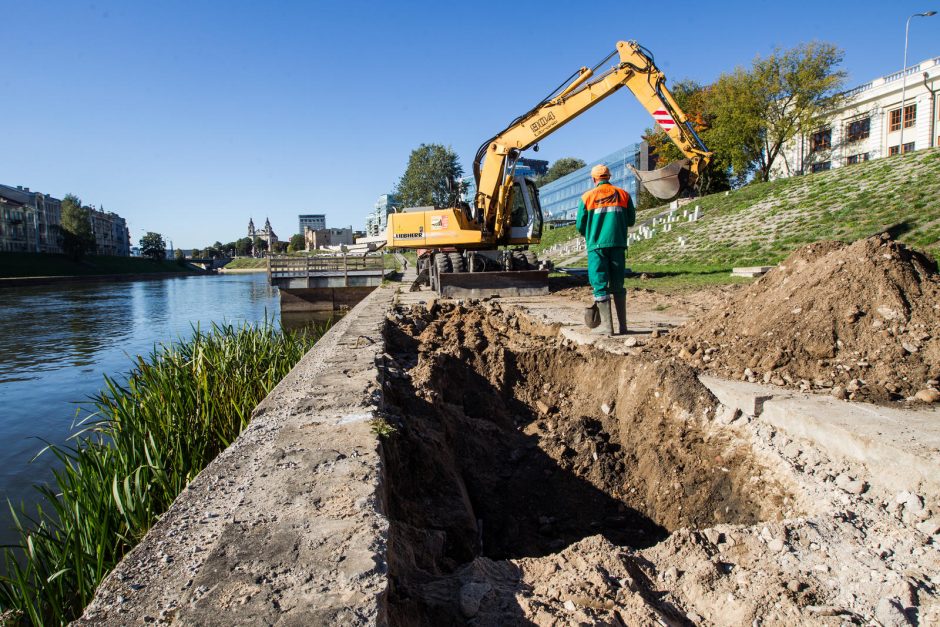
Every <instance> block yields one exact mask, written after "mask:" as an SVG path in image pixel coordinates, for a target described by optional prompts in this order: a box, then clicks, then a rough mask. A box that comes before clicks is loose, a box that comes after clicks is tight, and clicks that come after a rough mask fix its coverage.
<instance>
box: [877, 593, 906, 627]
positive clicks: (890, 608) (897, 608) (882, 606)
mask: <svg viewBox="0 0 940 627" xmlns="http://www.w3.org/2000/svg"><path fill="white" fill-rule="evenodd" d="M875 620H877V621H878V622H879V623H880V624H882V625H883V626H884V627H907V625H910V624H911V622H910V621H909V620H908V618H907V615H906V614H905V613H904V608H902V607H901V604H900V603H899V602H898V601H897V599H891V598H888V597H885V598H883V599H881V600H880V601H878V605H877V606H876V607H875Z"/></svg>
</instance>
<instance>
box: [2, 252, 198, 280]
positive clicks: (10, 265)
mask: <svg viewBox="0 0 940 627" xmlns="http://www.w3.org/2000/svg"><path fill="white" fill-rule="evenodd" d="M189 270H192V268H190V267H188V266H186V267H184V266H180V265H179V264H178V263H176V262H175V261H159V262H157V261H151V260H149V259H143V258H141V257H108V256H104V255H101V256H99V255H89V256H87V257H85V258H83V259H82V260H81V261H78V262H75V261H72V259H71V258H69V257H68V256H66V255H48V254H43V253H0V277H30V276H88V275H94V274H143V273H150V272H186V271H189Z"/></svg>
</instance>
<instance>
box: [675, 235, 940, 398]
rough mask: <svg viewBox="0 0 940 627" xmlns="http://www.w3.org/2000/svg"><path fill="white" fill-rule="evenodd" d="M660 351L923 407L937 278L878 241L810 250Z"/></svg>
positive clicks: (936, 323) (917, 257) (930, 372)
mask: <svg viewBox="0 0 940 627" xmlns="http://www.w3.org/2000/svg"><path fill="white" fill-rule="evenodd" d="M659 348H660V349H664V350H665V351H667V352H668V353H669V354H677V355H679V356H680V358H682V359H683V360H685V361H686V362H687V363H689V364H690V365H692V366H694V367H696V368H699V369H704V370H709V371H713V372H715V373H716V374H719V375H722V376H726V377H731V378H737V379H741V380H747V381H758V382H765V383H772V384H775V385H781V386H792V387H799V388H801V389H803V390H810V389H816V390H820V391H827V392H831V393H832V394H833V395H834V396H836V397H838V398H849V399H852V400H869V401H887V400H902V399H906V398H908V399H909V398H913V397H914V395H915V394H918V392H920V394H919V395H918V398H919V399H922V400H929V398H930V397H932V396H934V392H931V390H936V388H937V385H938V381H937V379H938V377H940V276H938V274H937V266H936V263H935V262H933V261H932V260H930V259H929V258H928V257H926V256H924V255H922V254H920V253H918V252H917V251H914V250H912V249H910V248H908V247H907V246H905V245H903V244H900V243H898V242H895V241H892V240H891V239H890V238H889V237H888V236H887V235H882V236H877V237H872V238H869V239H865V240H859V241H857V242H855V243H853V244H843V243H839V242H820V243H816V244H811V245H809V246H806V247H804V248H801V249H800V250H798V251H796V252H794V253H793V254H792V255H790V257H788V258H787V259H786V261H784V262H783V263H781V264H780V266H779V267H777V268H775V269H773V270H771V271H770V272H768V273H767V274H766V275H764V276H763V277H762V278H761V279H759V280H758V281H755V282H754V283H753V284H752V285H750V286H749V287H748V288H745V289H742V290H741V291H740V292H739V293H738V294H737V295H736V296H734V297H733V298H731V299H730V301H728V302H727V303H725V304H724V305H722V306H720V307H718V308H716V309H714V310H712V311H711V312H709V313H707V314H705V315H704V316H702V317H700V318H698V319H696V320H695V321H693V322H690V323H689V324H687V325H686V326H684V327H682V328H681V329H678V330H677V331H675V332H674V333H673V334H671V335H670V336H669V337H667V338H664V340H663V341H662V342H661V343H660V344H659Z"/></svg>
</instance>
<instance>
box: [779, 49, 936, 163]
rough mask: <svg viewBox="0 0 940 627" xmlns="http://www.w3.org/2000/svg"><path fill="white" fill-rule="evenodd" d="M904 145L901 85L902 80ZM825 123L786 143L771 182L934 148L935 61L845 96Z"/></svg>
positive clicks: (877, 81) (906, 70)
mask: <svg viewBox="0 0 940 627" xmlns="http://www.w3.org/2000/svg"><path fill="white" fill-rule="evenodd" d="M905 77H906V85H907V87H906V90H905V96H904V103H905V106H904V114H903V118H904V119H903V124H904V131H903V136H904V140H903V141H904V145H903V148H902V147H901V145H900V142H901V135H902V132H901V124H902V119H901V118H902V114H901V87H902V84H903V83H904V82H905V81H903V80H902V79H904V78H905ZM846 95H847V96H848V101H847V103H846V104H845V105H844V106H843V107H842V108H841V109H839V110H838V111H837V112H836V114H835V115H834V116H833V118H832V119H831V121H830V123H829V124H828V125H826V126H824V127H822V128H817V129H815V130H813V131H812V132H810V133H807V134H805V135H803V136H801V137H797V138H796V140H794V141H793V142H791V143H790V144H789V145H787V147H786V148H785V149H784V151H783V153H782V155H781V157H780V158H779V159H778V161H777V162H776V163H775V164H774V168H773V170H774V171H773V172H772V178H780V177H786V176H793V175H796V174H805V173H809V172H819V171H822V170H829V169H831V168H838V167H842V166H845V165H851V164H853V163H859V162H862V161H868V160H870V159H879V158H881V157H885V156H889V155H894V154H898V153H899V152H901V151H903V152H910V151H912V150H921V149H922V148H931V147H933V146H937V145H940V131H938V116H940V113H938V111H940V57H935V58H933V59H927V60H926V61H921V62H920V63H918V64H917V65H912V66H910V67H908V68H906V69H905V70H904V71H903V72H895V73H894V74H889V75H887V76H882V77H880V78H876V79H874V80H872V81H870V82H868V83H865V84H864V85H859V86H858V87H855V88H854V89H851V90H849V91H848V92H846Z"/></svg>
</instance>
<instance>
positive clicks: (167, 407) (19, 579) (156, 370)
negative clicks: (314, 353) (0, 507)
mask: <svg viewBox="0 0 940 627" xmlns="http://www.w3.org/2000/svg"><path fill="white" fill-rule="evenodd" d="M327 326H328V325H323V326H321V327H319V328H316V329H314V331H313V332H311V333H307V334H302V335H299V334H294V333H289V332H283V331H280V330H278V329H275V328H274V327H273V326H272V325H271V324H268V323H265V324H261V325H257V326H254V325H248V324H246V325H244V326H240V327H235V326H232V325H213V326H212V329H211V330H210V331H209V332H201V331H199V330H198V329H196V330H195V333H194V335H193V337H192V338H191V339H190V340H188V341H185V342H181V343H177V344H173V345H169V346H160V347H157V348H154V350H153V352H152V353H151V354H150V356H149V358H147V359H144V358H141V357H138V358H137V361H136V364H135V367H134V369H133V370H132V372H131V374H130V376H129V377H128V378H127V381H126V382H125V383H120V382H118V380H116V379H114V378H110V377H105V383H104V389H103V390H102V391H101V392H99V393H98V394H97V395H96V396H95V397H93V398H92V399H91V407H90V408H89V411H90V413H89V415H88V416H87V417H85V419H84V420H83V421H82V423H81V429H80V430H79V431H78V432H77V433H76V434H75V435H73V436H72V438H71V445H69V446H65V447H59V446H48V447H47V448H46V449H44V451H43V452H44V453H46V454H52V455H55V456H56V457H57V458H58V461H59V464H58V466H59V468H58V469H57V470H56V471H55V472H54V475H55V480H54V483H55V488H52V487H48V486H37V489H38V490H39V492H40V499H39V504H38V505H37V506H36V509H35V512H34V513H33V514H32V515H27V514H25V513H24V512H20V513H17V512H16V511H15V510H14V508H13V507H12V506H10V510H11V512H12V513H13V521H14V525H15V528H16V530H17V531H18V533H19V536H20V542H19V545H18V546H15V547H6V548H4V559H5V563H6V568H7V574H6V576H3V577H0V610H2V611H3V615H0V622H2V623H4V624H7V623H8V622H13V621H16V622H19V623H27V622H29V623H33V624H36V625H39V624H62V623H65V622H68V621H69V620H70V619H72V618H75V617H77V616H78V615H79V614H80V613H81V611H82V609H83V608H84V607H85V605H87V603H88V602H89V601H90V600H91V598H92V596H93V594H94V591H95V588H96V587H97V585H98V583H99V582H100V581H101V580H102V578H103V577H104V576H105V575H106V574H107V573H108V572H110V570H111V569H112V568H113V567H114V566H115V565H116V564H117V563H118V561H120V559H121V557H122V556H124V555H125V554H126V553H127V552H128V551H129V550H130V549H131V548H132V547H133V546H134V545H135V544H137V542H139V541H140V539H141V538H142V537H143V536H144V534H146V533H147V530H148V529H150V526H151V525H152V524H153V523H154V522H155V521H156V520H157V518H158V517H159V516H160V515H161V514H162V513H163V512H165V511H166V510H167V509H168V508H169V506H170V504H171V503H172V502H173V500H174V499H175V498H176V496H177V495H178V494H179V493H180V492H181V491H182V490H183V488H184V487H186V485H187V484H188V483H189V482H190V481H192V479H193V478H194V477H195V476H196V475H197V474H198V473H199V472H200V471H201V470H202V469H203V468H205V467H206V465H208V464H209V462H210V461H212V459H214V458H215V456H216V455H218V454H219V453H220V452H221V451H222V450H223V449H224V448H225V447H227V446H228V445H229V444H230V443H231V442H232V441H233V440H234V439H235V438H236V437H237V436H238V434H239V433H240V432H241V430H242V429H243V428H244V427H245V426H246V425H247V424H248V421H249V418H250V414H251V410H252V409H253V408H254V407H255V405H257V404H258V402H259V401H261V399H263V398H264V397H265V395H267V393H268V392H269V391H270V390H271V389H272V388H273V387H274V386H275V385H276V384H277V382H278V381H280V380H281V379H282V378H283V377H284V375H286V374H287V373H288V372H289V371H290V369H291V368H292V367H293V366H294V364H295V363H297V361H298V360H299V359H300V358H301V357H302V356H303V354H304V353H305V352H306V351H307V349H308V348H309V347H310V346H311V345H312V344H313V343H314V342H315V341H316V340H317V339H318V338H319V337H320V335H322V334H323V332H324V331H325V330H326V328H327Z"/></svg>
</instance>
